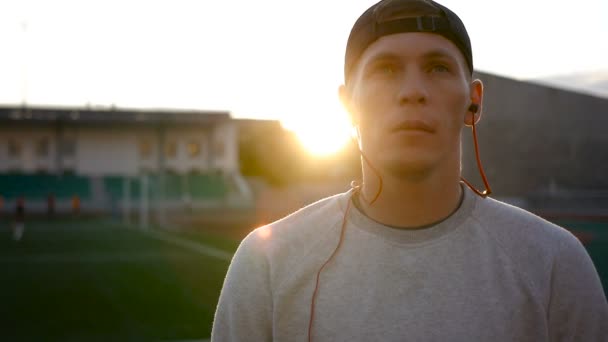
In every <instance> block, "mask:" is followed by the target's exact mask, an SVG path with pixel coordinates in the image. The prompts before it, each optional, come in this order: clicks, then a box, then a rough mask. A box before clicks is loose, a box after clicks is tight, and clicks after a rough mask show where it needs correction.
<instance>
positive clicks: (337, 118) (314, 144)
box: [281, 109, 351, 157]
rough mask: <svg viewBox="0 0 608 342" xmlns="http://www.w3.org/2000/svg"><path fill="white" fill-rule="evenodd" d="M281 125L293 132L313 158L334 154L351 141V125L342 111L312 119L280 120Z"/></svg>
mask: <svg viewBox="0 0 608 342" xmlns="http://www.w3.org/2000/svg"><path fill="white" fill-rule="evenodd" d="M281 124H282V125H283V127H284V128H285V129H287V130H290V131H292V132H294V133H295V134H296V136H297V137H298V140H300V142H301V144H302V145H303V146H304V147H305V148H306V150H308V152H310V153H311V154H313V155H315V156H320V157H324V156H329V155H332V154H335V153H337V152H339V151H340V150H341V149H342V148H344V147H345V146H346V144H347V143H348V141H349V139H351V125H350V122H349V120H348V116H347V115H346V113H345V112H344V110H343V109H336V111H334V113H333V114H320V115H318V116H312V117H311V116H309V117H304V116H297V117H295V116H292V117H288V118H285V119H283V120H281Z"/></svg>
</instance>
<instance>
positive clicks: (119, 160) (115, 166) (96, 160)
mask: <svg viewBox="0 0 608 342" xmlns="http://www.w3.org/2000/svg"><path fill="white" fill-rule="evenodd" d="M138 133H139V132H138ZM138 166H139V165H138V156H137V136H136V135H134V134H133V132H132V131H129V130H126V129H111V130H109V129H107V128H103V127H102V128H80V129H78V135H77V140H76V165H75V167H76V173H78V174H82V175H89V176H101V175H135V174H137V171H138Z"/></svg>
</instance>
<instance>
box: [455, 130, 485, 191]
mask: <svg viewBox="0 0 608 342" xmlns="http://www.w3.org/2000/svg"><path fill="white" fill-rule="evenodd" d="M471 127H472V130H473V144H474V145H475V159H476V160H477V168H478V169H479V174H480V175H481V179H482V180H483V184H484V186H485V187H486V189H485V190H484V191H483V192H481V191H479V190H477V189H476V188H475V187H474V186H473V185H472V184H471V183H469V182H468V181H467V180H466V179H464V177H462V176H461V177H460V179H461V180H462V181H463V182H464V183H465V184H466V185H467V186H468V187H469V188H471V190H473V191H474V192H475V193H476V194H477V195H479V196H481V197H487V196H488V195H490V194H491V193H492V188H490V184H489V183H488V179H487V178H486V173H485V172H484V171H483V166H482V165H481V158H480V157H479V144H478V143H477V131H476V130H475V119H473V124H472V125H471Z"/></svg>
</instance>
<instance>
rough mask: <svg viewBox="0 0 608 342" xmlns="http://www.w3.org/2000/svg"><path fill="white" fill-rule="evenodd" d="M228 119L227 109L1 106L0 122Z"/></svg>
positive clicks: (78, 122)
mask: <svg viewBox="0 0 608 342" xmlns="http://www.w3.org/2000/svg"><path fill="white" fill-rule="evenodd" d="M230 119H231V117H230V113H229V112H227V111H195V110H165V109H163V110H158V109H150V110H144V109H125V108H121V109H117V108H102V109H99V108H43V107H21V106H0V122H7V121H9V122H15V123H16V122H23V123H50V122H65V123H73V124H91V123H93V124H144V125H145V124H209V123H215V122H222V121H227V120H230Z"/></svg>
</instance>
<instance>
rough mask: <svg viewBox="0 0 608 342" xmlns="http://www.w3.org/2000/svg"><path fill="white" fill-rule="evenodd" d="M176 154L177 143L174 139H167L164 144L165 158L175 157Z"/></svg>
mask: <svg viewBox="0 0 608 342" xmlns="http://www.w3.org/2000/svg"><path fill="white" fill-rule="evenodd" d="M176 155H177V144H176V143H175V141H169V142H167V143H166V145H165V156H167V158H175V156H176Z"/></svg>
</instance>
